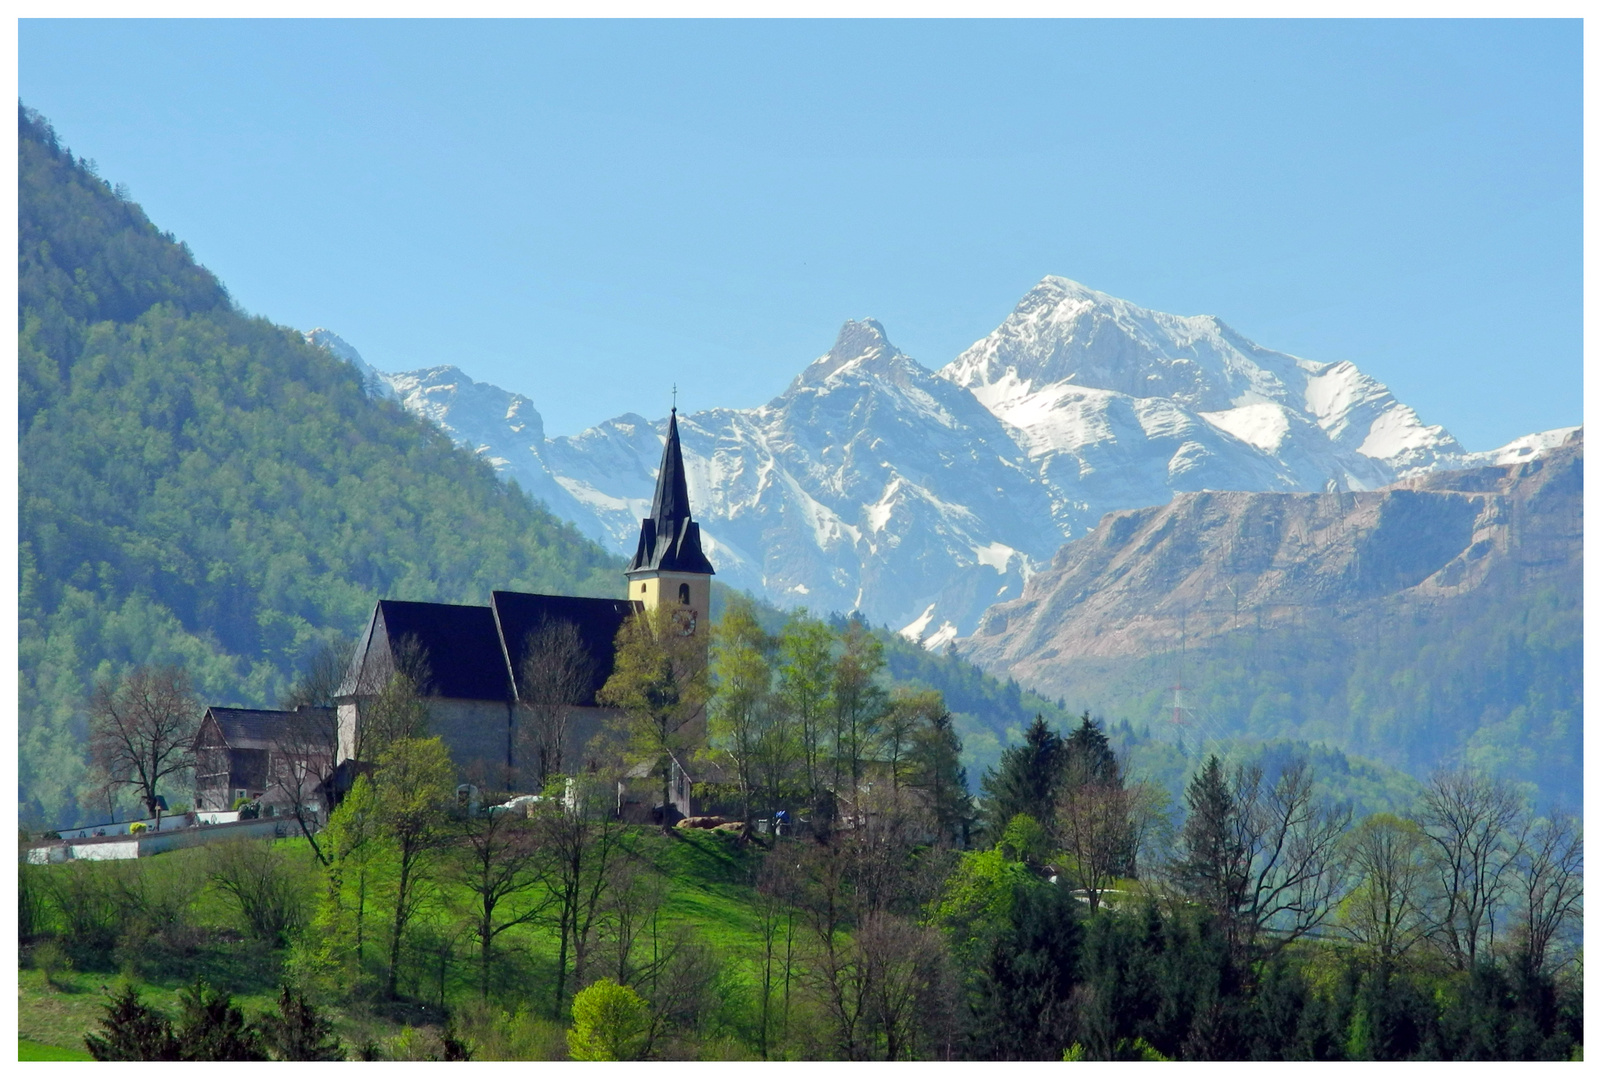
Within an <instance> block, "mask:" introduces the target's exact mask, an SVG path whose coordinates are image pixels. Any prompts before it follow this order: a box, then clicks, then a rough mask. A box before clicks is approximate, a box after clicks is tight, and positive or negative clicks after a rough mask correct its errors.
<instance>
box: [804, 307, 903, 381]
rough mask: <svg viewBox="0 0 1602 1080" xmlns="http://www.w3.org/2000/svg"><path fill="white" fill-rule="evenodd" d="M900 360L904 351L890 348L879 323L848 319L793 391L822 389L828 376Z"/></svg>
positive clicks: (868, 320)
mask: <svg viewBox="0 0 1602 1080" xmlns="http://www.w3.org/2000/svg"><path fill="white" fill-rule="evenodd" d="M901 356H902V353H901V350H899V349H897V348H896V347H895V346H894V345H892V344H890V339H889V338H888V337H887V336H885V332H884V326H883V325H881V324H880V323H879V321H878V320H877V319H847V320H846V322H845V325H843V326H841V327H840V333H839V334H838V335H837V336H836V337H835V339H834V346H833V347H832V348H830V349H829V351H828V352H826V353H824V354H823V355H822V356H820V357H818V358H817V359H816V360H814V361H812V363H810V364H808V365H807V366H806V367H805V368H804V369H803V370H802V371H801V374H799V375H797V376H796V379H795V382H794V383H793V384H792V386H791V389H792V390H794V389H797V388H799V387H802V386H817V385H820V384H822V383H823V382H824V381H826V380H827V379H828V378H829V376H831V375H833V374H834V373H835V372H837V371H839V370H840V369H841V368H844V367H847V366H849V365H851V364H868V365H873V364H875V363H876V362H879V361H888V360H896V359H899V358H901Z"/></svg>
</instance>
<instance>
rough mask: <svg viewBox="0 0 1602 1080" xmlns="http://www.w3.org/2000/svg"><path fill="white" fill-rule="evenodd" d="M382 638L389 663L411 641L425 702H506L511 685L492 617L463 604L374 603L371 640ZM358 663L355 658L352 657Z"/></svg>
mask: <svg viewBox="0 0 1602 1080" xmlns="http://www.w3.org/2000/svg"><path fill="white" fill-rule="evenodd" d="M380 634H382V636H383V638H384V641H385V644H386V645H387V646H388V649H389V652H390V655H391V656H392V657H393V656H394V655H395V654H396V653H397V652H398V651H399V650H400V649H401V645H402V643H403V642H404V641H405V640H406V639H408V638H411V639H413V640H415V641H416V643H417V645H418V646H420V647H421V649H422V650H423V656H424V659H425V660H426V661H427V663H428V684H427V686H426V687H425V688H424V689H425V693H427V695H428V696H430V697H447V698H468V699H471V700H475V701H510V700H511V698H512V682H511V678H510V674H509V672H508V671H507V669H506V656H505V653H504V652H503V651H502V649H501V636H500V633H499V631H498V630H497V628H496V626H495V616H494V613H493V612H491V610H490V609H489V608H487V607H469V606H467V605H465V604H426V603H418V602H415V601H410V600H380V601H379V602H378V608H377V611H376V612H375V614H374V618H373V627H372V636H373V637H374V638H377V637H378V636H380ZM357 659H358V661H359V660H360V657H359V656H358V658H357Z"/></svg>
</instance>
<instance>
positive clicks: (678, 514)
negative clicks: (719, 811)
mask: <svg viewBox="0 0 1602 1080" xmlns="http://www.w3.org/2000/svg"><path fill="white" fill-rule="evenodd" d="M714 572H715V571H714V570H713V568H712V564H711V562H710V561H709V560H708V559H707V557H706V555H705V553H704V552H703V551H702V549H701V530H700V526H699V525H697V524H696V522H695V521H694V519H693V518H692V517H691V515H690V498H689V488H688V484H687V483H686V478H685V470H684V459H683V454H682V451H681V449H680V446H679V429H678V414H677V411H676V410H675V411H674V413H673V414H672V415H671V416H670V418H669V421H668V434H667V439H666V441H665V444H664V445H663V448H662V464H661V467H660V468H659V469H658V471H657V479H656V493H655V496H654V498H653V499H652V503H651V516H650V517H648V518H645V519H644V520H643V521H641V523H640V538H639V543H638V545H637V547H636V551H635V555H634V558H633V560H632V561H631V562H630V564H629V566H628V569H627V570H626V571H625V578H626V596H625V598H623V599H598V598H594V597H584V596H548V595H542V594H536V593H517V592H503V591H496V592H492V593H491V594H490V598H489V603H488V604H487V605H485V606H482V607H480V606H472V605H462V604H434V603H420V602H416V601H406V600H380V601H378V603H377V604H376V605H375V606H374V608H373V614H372V617H371V618H370V619H369V620H368V623H367V628H366V630H365V631H364V632H363V633H362V636H361V638H360V639H359V641H358V642H357V647H356V651H355V654H354V656H353V657H352V659H351V665H350V668H349V669H348V670H347V672H346V675H345V678H344V681H343V682H342V683H341V685H340V687H339V689H338V691H337V693H336V696H335V700H336V702H337V708H338V720H339V735H338V747H337V751H336V754H335V761H336V762H338V763H346V762H351V761H360V760H362V759H363V738H362V735H363V717H364V715H370V710H371V709H372V707H373V703H374V702H375V701H376V700H377V698H378V696H379V694H380V693H381V692H382V691H383V689H384V687H385V686H386V685H387V683H388V682H389V680H390V678H391V676H392V675H393V674H394V673H396V672H404V673H406V674H408V675H409V676H411V677H412V679H413V682H414V683H415V684H416V685H417V686H418V687H419V689H420V693H421V696H422V698H423V699H424V701H425V704H426V707H427V710H428V724H429V731H430V732H431V733H432V734H435V735H438V736H440V737H441V738H442V740H443V741H444V743H445V745H446V747H447V748H448V749H449V750H450V753H451V757H452V760H453V761H455V763H456V765H457V767H458V768H459V769H461V770H462V771H463V773H464V774H465V775H468V776H472V777H477V778H481V779H484V780H490V781H492V782H494V783H496V784H497V786H501V785H504V786H506V787H509V788H514V787H516V786H517V785H518V784H519V783H521V782H524V777H523V775H522V774H523V772H524V764H525V763H524V762H522V761H521V760H520V759H519V756H520V752H521V740H520V739H519V732H518V725H519V712H520V710H519V707H518V706H519V704H520V703H521V702H524V701H526V700H528V699H529V698H530V697H531V695H532V694H533V693H534V691H535V689H536V688H533V687H527V686H520V685H519V680H520V679H523V678H525V674H524V673H525V672H526V671H527V668H526V667H525V664H524V660H525V659H526V656H527V650H528V649H529V647H530V641H531V639H532V636H533V635H534V633H535V632H536V631H537V630H538V629H539V628H540V627H541V626H542V625H543V624H546V623H569V624H571V625H572V626H573V627H574V628H575V629H576V631H577V634H578V638H579V641H580V642H581V644H582V648H583V650H584V652H585V654H586V656H587V658H588V660H589V675H590V677H589V680H588V683H587V685H585V686H583V687H581V688H579V690H578V691H577V692H576V693H575V694H573V700H572V701H571V702H570V703H569V705H570V712H569V732H570V746H569V748H568V749H569V752H570V753H572V754H573V755H575V756H576V755H577V754H578V753H579V752H581V751H582V748H583V746H584V744H585V743H586V742H587V741H588V740H590V739H591V738H593V737H594V735H595V734H596V733H597V732H599V731H600V730H601V728H602V727H603V726H604V724H605V722H606V719H607V716H608V712H609V710H607V709H605V708H603V707H601V706H600V705H599V704H598V703H597V701H596V693H597V692H598V691H599V690H600V689H601V687H602V686H604V685H605V684H606V680H607V679H608V678H609V677H610V675H611V673H612V666H613V660H614V655H615V642H616V639H617V634H618V630H619V629H620V628H621V627H622V626H623V623H624V621H625V620H626V619H628V618H629V616H631V615H633V614H635V613H636V612H642V611H653V610H656V609H657V608H658V607H661V606H664V605H665V606H668V607H670V608H671V609H672V612H673V619H674V621H675V623H676V624H677V625H678V626H679V628H680V632H681V633H684V634H686V635H694V636H699V637H700V638H701V640H702V642H703V644H704V643H705V641H706V639H707V637H708V636H709V634H710V627H709V626H708V625H707V620H708V614H709V611H710V608H711V600H712V575H713V574H714ZM346 772H347V773H350V772H351V770H350V769H349V768H347V769H346ZM686 790H687V789H686ZM685 801H686V805H685V806H684V807H682V808H680V813H683V814H688V813H690V812H691V807H689V806H688V796H687V795H686V796H685Z"/></svg>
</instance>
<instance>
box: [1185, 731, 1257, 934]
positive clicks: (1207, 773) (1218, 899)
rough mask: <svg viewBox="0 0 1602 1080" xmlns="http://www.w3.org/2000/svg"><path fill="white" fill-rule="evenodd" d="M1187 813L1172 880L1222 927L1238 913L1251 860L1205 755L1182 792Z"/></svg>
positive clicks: (1225, 790)
mask: <svg viewBox="0 0 1602 1080" xmlns="http://www.w3.org/2000/svg"><path fill="white" fill-rule="evenodd" d="M1185 805H1186V806H1187V807H1188V809H1189V813H1188V815H1187V817H1186V818H1185V828H1184V830H1183V832H1181V834H1180V858H1179V862H1178V863H1177V864H1176V866H1175V868H1174V877H1175V879H1176V881H1177V883H1178V884H1179V887H1180V888H1181V890H1183V891H1184V892H1185V894H1186V895H1188V896H1190V897H1191V898H1192V899H1194V900H1195V901H1197V902H1198V903H1200V904H1202V905H1203V906H1204V907H1206V908H1208V909H1210V910H1211V911H1212V912H1213V914H1215V915H1217V916H1218V917H1219V918H1221V919H1223V920H1225V921H1226V922H1228V921H1229V920H1230V919H1232V917H1233V916H1234V914H1235V912H1236V911H1237V910H1238V909H1239V908H1240V906H1241V903H1242V901H1243V894H1244V893H1245V890H1246V879H1247V874H1248V872H1249V870H1250V858H1251V854H1250V852H1249V851H1248V850H1247V848H1246V844H1245V842H1244V839H1243V837H1242V835H1241V832H1242V830H1241V825H1242V823H1241V821H1240V808H1239V807H1238V806H1237V804H1236V800H1235V796H1234V792H1233V791H1231V789H1230V784H1229V781H1228V779H1227V778H1226V777H1225V775H1224V764H1223V762H1221V761H1219V760H1218V755H1217V754H1209V755H1207V762H1206V764H1204V765H1203V766H1202V770H1201V772H1199V773H1197V774H1196V775H1195V776H1194V777H1193V778H1192V779H1191V781H1190V784H1189V786H1188V787H1186V788H1185Z"/></svg>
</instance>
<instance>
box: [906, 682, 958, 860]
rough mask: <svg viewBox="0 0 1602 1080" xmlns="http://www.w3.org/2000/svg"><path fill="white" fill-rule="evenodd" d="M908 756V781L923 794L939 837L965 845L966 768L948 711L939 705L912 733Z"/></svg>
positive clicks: (955, 730)
mask: <svg viewBox="0 0 1602 1080" xmlns="http://www.w3.org/2000/svg"><path fill="white" fill-rule="evenodd" d="M909 757H910V758H911V769H910V770H909V773H910V775H909V777H908V780H907V783H908V785H909V786H911V787H913V788H915V789H916V790H918V791H919V792H920V793H921V794H922V795H923V798H924V802H925V804H926V805H927V806H928V808H929V816H930V817H932V818H933V819H934V825H935V829H936V831H937V832H938V834H939V835H940V837H941V839H942V840H944V841H945V842H947V843H952V844H956V845H958V846H961V847H966V846H967V842H968V831H969V828H970V827H971V826H972V824H973V802H972V800H971V799H970V798H969V796H968V770H967V769H966V768H964V767H963V765H962V739H961V738H959V737H958V735H957V729H956V728H955V727H954V726H953V725H952V722H951V713H950V712H948V711H947V710H946V709H944V708H941V709H938V710H936V711H934V712H932V713H930V715H929V717H928V721H927V723H925V724H923V725H922V726H920V727H919V728H918V729H917V730H915V731H914V732H913V736H912V750H911V753H910V755H909Z"/></svg>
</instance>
